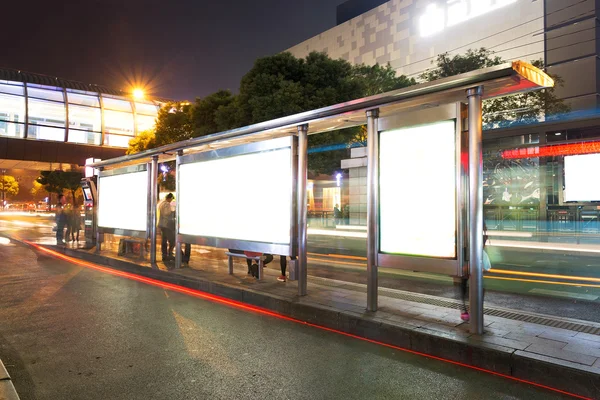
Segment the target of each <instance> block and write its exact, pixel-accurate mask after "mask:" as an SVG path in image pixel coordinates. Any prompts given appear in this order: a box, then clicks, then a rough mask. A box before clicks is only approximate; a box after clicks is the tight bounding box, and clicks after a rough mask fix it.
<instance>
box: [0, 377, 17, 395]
mask: <svg viewBox="0 0 600 400" xmlns="http://www.w3.org/2000/svg"><path fill="white" fill-rule="evenodd" d="M0 399H2V400H19V396H18V395H17V392H16V391H15V387H14V386H13V383H12V381H10V380H3V381H0Z"/></svg>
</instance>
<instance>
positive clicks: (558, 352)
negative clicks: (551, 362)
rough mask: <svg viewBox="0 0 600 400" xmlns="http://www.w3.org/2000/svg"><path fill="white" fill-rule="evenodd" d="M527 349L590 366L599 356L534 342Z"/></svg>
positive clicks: (531, 351)
mask: <svg viewBox="0 0 600 400" xmlns="http://www.w3.org/2000/svg"><path fill="white" fill-rule="evenodd" d="M525 351H527V352H529V353H536V354H540V355H544V356H546V357H552V358H558V359H561V360H565V361H570V362H573V363H577V364H583V365H588V366H591V365H593V364H594V363H595V362H596V360H597V357H593V356H588V355H585V354H581V353H574V352H572V351H566V350H562V349H557V348H556V347H552V346H544V345H541V344H532V345H530V346H528V347H527V348H526V349H525Z"/></svg>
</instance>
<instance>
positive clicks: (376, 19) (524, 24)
mask: <svg viewBox="0 0 600 400" xmlns="http://www.w3.org/2000/svg"><path fill="white" fill-rule="evenodd" d="M379 3H382V2H381V1H377V0H362V1H359V0H350V1H347V2H345V3H343V4H342V5H340V6H339V7H338V25H337V26H335V27H333V28H331V29H329V30H328V31H325V32H323V33H321V34H319V35H317V36H315V37H313V38H310V39H308V40H306V41H304V42H302V43H299V44H297V45H295V46H293V47H291V48H290V49H288V51H289V52H291V53H292V54H294V55H295V56H296V57H305V56H306V55H307V54H309V53H310V52H312V51H318V52H325V53H327V54H329V56H331V57H332V58H334V59H338V58H342V59H345V60H347V61H349V62H350V63H352V64H361V63H364V64H367V65H373V64H375V63H379V64H387V63H389V64H390V65H391V66H392V68H394V69H395V70H396V71H397V73H398V74H399V75H401V74H403V75H407V76H409V77H413V78H418V77H419V75H420V74H421V73H423V72H424V71H426V70H427V69H430V68H433V64H432V62H435V60H436V57H437V56H438V55H439V54H442V53H446V52H447V53H449V54H451V55H454V54H461V53H464V52H466V51H467V50H468V49H479V48H481V47H485V48H486V49H488V50H491V51H494V52H495V54H496V55H497V56H499V57H501V58H502V59H504V60H507V61H509V60H517V59H520V60H525V61H532V60H543V61H544V62H545V64H546V66H547V67H548V70H549V72H550V73H554V74H557V75H560V76H561V77H562V78H563V79H564V81H565V84H564V86H562V87H559V88H557V93H558V95H559V97H560V98H562V99H564V100H565V102H567V103H568V104H569V105H571V107H572V108H573V109H587V108H596V106H597V103H598V94H599V93H600V90H599V88H598V82H597V76H598V54H599V52H598V46H597V37H598V21H597V7H596V1H595V0H391V1H388V2H385V3H383V4H379ZM369 6H374V8H372V9H370V10H368V11H366V12H365V11H364V9H365V8H366V7H369ZM582 76H585V77H586V79H585V80H583V79H581V78H582Z"/></svg>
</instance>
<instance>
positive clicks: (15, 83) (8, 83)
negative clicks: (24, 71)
mask: <svg viewBox="0 0 600 400" xmlns="http://www.w3.org/2000/svg"><path fill="white" fill-rule="evenodd" d="M0 83H2V84H5V85H12V86H23V82H15V81H5V80H3V79H0Z"/></svg>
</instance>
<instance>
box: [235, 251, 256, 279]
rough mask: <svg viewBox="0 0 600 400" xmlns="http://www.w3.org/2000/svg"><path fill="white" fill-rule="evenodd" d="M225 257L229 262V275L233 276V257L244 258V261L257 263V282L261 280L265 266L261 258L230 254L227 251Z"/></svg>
mask: <svg viewBox="0 0 600 400" xmlns="http://www.w3.org/2000/svg"><path fill="white" fill-rule="evenodd" d="M225 255H227V257H228V261H229V275H233V257H239V258H244V259H246V260H253V261H258V280H261V279H262V278H263V268H264V267H265V264H264V261H263V259H262V257H261V256H258V257H248V256H247V255H245V254H239V253H231V252H229V251H226V252H225Z"/></svg>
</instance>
